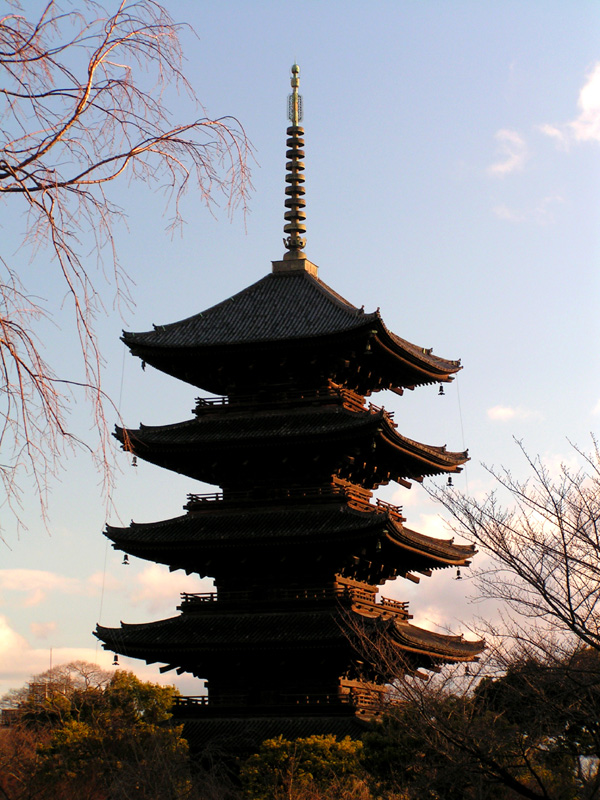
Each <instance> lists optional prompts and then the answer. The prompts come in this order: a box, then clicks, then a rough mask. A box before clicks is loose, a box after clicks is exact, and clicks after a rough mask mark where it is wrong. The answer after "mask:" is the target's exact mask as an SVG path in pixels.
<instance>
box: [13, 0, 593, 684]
mask: <svg viewBox="0 0 600 800" xmlns="http://www.w3.org/2000/svg"><path fill="white" fill-rule="evenodd" d="M0 5H1V4H0ZM165 5H166V6H167V8H168V9H169V10H170V11H171V13H172V15H173V16H174V17H175V18H176V19H178V20H181V21H186V22H189V23H190V24H191V25H192V26H193V27H194V28H195V30H196V32H197V34H198V38H197V39H196V38H194V37H193V36H191V35H190V34H185V35H184V46H185V52H186V56H187V59H188V61H187V67H186V70H187V75H188V77H189V78H190V80H191V82H192V84H193V86H194V88H195V89H196V90H197V92H198V94H199V96H200V97H201V99H202V102H203V104H204V106H205V108H206V112H207V114H209V115H210V116H212V117H219V116H222V115H227V114H231V115H234V116H236V117H237V118H238V119H239V120H240V122H241V123H242V124H243V126H244V128H245V130H246V133H247V135H248V137H249V138H250V140H251V141H252V143H253V146H254V150H255V159H256V162H255V163H254V165H253V173H252V181H253V185H254V191H253V193H252V196H251V199H250V205H249V211H248V214H247V215H246V217H245V218H244V216H243V214H241V213H238V214H236V215H235V216H234V217H233V220H230V219H229V218H228V214H227V210H226V208H225V207H223V208H221V209H217V211H216V213H214V214H213V215H211V214H210V213H208V212H207V211H206V209H205V208H203V206H202V203H201V200H200V198H199V197H198V196H195V195H194V194H193V193H190V194H189V195H188V196H187V197H186V199H185V203H184V214H185V217H186V220H187V224H186V226H185V228H184V232H183V236H182V237H181V238H179V237H176V238H175V239H171V238H170V237H169V236H168V235H167V234H165V233H164V228H165V227H166V225H167V223H168V218H166V217H164V216H163V198H162V197H161V196H160V195H159V194H158V193H152V192H150V191H149V189H148V188H147V186H146V185H145V184H128V182H127V181H123V183H122V184H121V185H119V186H117V187H115V192H116V197H118V201H119V202H120V204H121V205H122V206H123V207H124V208H125V210H126V211H127V213H128V228H127V229H126V228H125V227H122V228H119V229H118V230H117V231H116V235H117V244H118V247H119V251H120V257H121V261H122V263H123V264H124V266H125V267H126V269H127V271H128V272H129V274H130V276H131V278H132V279H133V281H134V282H135V286H134V289H133V294H134V299H135V303H136V305H135V308H134V309H133V310H132V311H131V312H129V313H127V314H126V316H125V319H122V318H121V316H120V315H119V313H117V311H113V309H112V305H111V303H110V296H109V295H107V297H108V298H109V299H108V302H107V309H108V313H107V315H106V317H105V318H103V319H101V320H100V321H99V333H100V336H101V342H102V346H103V348H104V353H105V357H106V360H107V369H106V375H105V388H106V389H107V390H108V391H109V392H110V393H111V395H112V397H113V398H114V399H115V400H116V401H118V402H119V403H120V407H121V413H122V416H123V418H124V419H125V421H126V422H127V424H129V425H132V426H136V425H137V424H138V423H139V422H140V421H143V422H145V423H147V424H161V423H167V422H174V421H177V420H180V419H184V418H186V417H187V416H189V411H190V409H191V407H192V405H193V399H194V397H195V396H196V394H197V393H198V392H197V391H196V390H195V389H193V388H192V387H187V386H185V385H183V384H178V383H177V382H176V381H174V380H173V379H168V378H166V377H164V376H162V375H160V374H158V373H156V372H154V371H153V370H151V369H148V370H147V371H146V372H142V371H141V369H140V366H139V362H137V360H134V359H133V358H131V357H130V356H128V355H125V357H124V355H123V350H124V348H123V345H122V344H121V343H120V342H119V335H120V331H121V328H123V327H124V328H126V329H130V330H146V329H149V328H150V327H151V325H152V323H157V324H158V323H164V322H171V321H174V320H177V319H181V318H183V317H186V316H188V315H190V314H192V313H195V312H197V311H200V310H202V309H203V308H206V307H208V306H210V305H212V304H214V303H216V302H218V301H220V300H222V299H224V298H225V297H227V296H229V295H230V294H232V293H234V292H236V291H238V290H240V289H241V288H243V287H244V286H246V285H248V284H250V283H252V282H253V281H255V280H258V279H259V278H261V277H262V276H263V275H265V274H266V273H267V272H268V271H269V269H270V261H271V260H274V259H279V258H281V256H282V252H283V247H282V242H281V240H282V236H283V233H282V226H283V210H284V209H283V198H284V191H283V190H284V180H283V179H284V172H285V128H286V125H287V122H286V111H285V108H286V97H287V94H288V92H289V68H290V66H291V64H292V63H293V61H294V60H297V61H298V63H299V64H300V66H301V69H302V74H301V93H302V95H303V97H304V110H305V113H304V127H305V130H306V159H305V162H306V178H307V184H306V186H307V195H306V198H307V229H308V231H307V237H308V244H307V254H308V256H309V258H310V259H311V260H312V261H314V262H315V263H317V264H318V265H319V267H320V277H321V278H322V279H323V280H324V281H325V282H327V283H328V284H330V285H331V286H332V287H333V288H335V289H336V291H338V292H339V293H341V294H342V295H344V296H345V297H347V298H348V299H349V300H350V301H351V302H353V303H355V304H356V305H358V306H360V305H363V304H364V306H365V309H366V310H367V311H370V310H374V309H375V308H377V307H380V308H381V312H382V315H383V317H384V319H385V321H386V323H387V325H388V326H389V327H390V328H391V329H392V330H393V331H394V332H396V333H398V334H399V335H401V336H403V337H405V338H407V339H409V340H411V341H413V342H415V343H417V344H419V345H422V346H425V347H433V348H434V351H435V352H436V353H438V354H439V355H441V356H444V357H446V358H452V359H454V358H461V359H462V363H463V365H464V370H463V371H462V372H461V373H460V375H459V377H458V380H457V381H456V382H455V384H453V385H452V386H450V387H449V388H448V389H447V392H446V396H445V397H444V398H439V397H438V396H437V393H436V391H437V390H436V388H434V387H430V388H422V389H421V390H418V391H415V392H414V393H411V392H408V393H406V395H405V396H404V397H402V398H397V397H395V396H393V395H390V396H387V395H380V396H378V397H377V398H376V399H375V401H376V402H380V401H381V402H383V403H384V405H386V407H387V408H389V409H390V410H394V411H395V414H396V421H397V422H398V423H399V429H400V431H401V432H402V433H404V434H406V435H408V436H411V437H412V438H416V439H419V440H420V441H423V442H425V443H429V444H436V445H437V444H444V443H446V444H447V445H448V447H449V449H453V450H460V449H463V447H468V448H469V451H470V454H471V458H472V460H471V462H470V463H469V465H468V468H467V470H465V472H463V474H462V476H460V477H459V478H458V479H456V480H455V484H456V485H457V487H458V488H459V489H465V490H466V489H468V490H469V491H470V492H471V493H475V494H477V495H480V494H483V493H485V492H486V491H487V490H489V488H491V485H492V484H491V482H490V479H489V476H488V474H487V473H486V472H485V471H484V470H483V469H482V467H481V462H485V463H487V464H496V465H500V464H502V465H505V466H507V467H509V468H511V469H512V470H513V472H514V473H515V474H517V475H519V474H525V464H524V462H523V459H522V457H520V455H519V452H518V449H517V447H516V446H515V444H514V437H516V438H517V439H522V440H523V441H524V444H525V446H526V448H527V449H528V451H529V452H531V453H539V454H541V455H542V456H543V457H544V458H545V459H546V460H547V461H548V463H549V464H551V465H552V466H554V467H557V466H558V465H559V464H560V463H561V461H568V462H569V463H571V462H572V461H573V458H574V456H573V453H572V451H571V449H570V447H569V443H568V441H569V440H570V441H572V442H575V443H577V444H579V445H580V446H582V447H584V448H586V447H587V446H588V444H589V441H590V440H589V435H590V432H591V431H593V430H594V429H596V428H597V425H598V420H599V419H600V387H599V385H598V377H597V376H598V373H599V369H598V368H599V366H600V363H599V356H598V340H599V333H600V331H599V322H598V304H599V300H600V286H599V270H598V261H599V255H600V235H599V233H598V231H599V230H600V228H599V223H600V218H599V217H600V213H599V211H600V203H599V188H598V187H599V186H600V181H599V178H600V6H599V5H598V4H597V3H596V2H585V0H581V1H580V2H578V3H572V2H567V1H566V0H564V1H563V2H549V1H548V0H544V2H541V0H540V1H539V2H534V1H531V2H527V3H523V2H521V1H520V0H519V2H502V3H481V2H475V1H474V2H466V0H456V2H454V3H448V2H433V1H432V0H423V2H408V0H396V2H378V1H377V0H375V1H374V2H372V3H369V4H366V3H362V2H360V3H359V2H348V1H346V2H334V1H333V0H319V1H318V2H317V0H312V1H311V0H307V1H305V2H304V3H302V5H301V6H300V5H298V6H291V5H290V4H283V3H281V2H275V0H273V2H263V1H262V0H261V1H260V2H233V0H223V2H222V3H220V4H218V6H217V4H214V3H208V2H193V1H192V0H188V1H187V2H186V1H185V0H177V2H176V1H175V0H166V2H165ZM169 104H170V108H171V110H172V113H173V119H174V120H176V121H184V120H187V119H190V118H193V117H195V116H196V111H195V110H194V109H193V108H191V107H190V105H189V103H188V101H187V99H186V98H185V97H183V96H182V97H177V96H173V97H172V98H170V99H169ZM0 224H1V225H2V226H3V231H2V233H3V235H6V236H7V241H12V240H11V238H10V235H9V233H12V235H13V236H18V232H19V231H20V230H23V229H24V224H25V223H24V220H23V218H22V217H21V216H19V214H18V212H17V210H16V209H15V210H14V211H11V209H8V211H7V212H6V213H4V215H3V218H2V221H1V223H0ZM83 249H84V251H85V242H84V243H83ZM46 257H47V256H46V255H45V254H44V253H41V254H40V255H38V257H37V261H35V262H33V264H32V265H26V264H24V265H23V270H24V271H25V270H28V271H31V273H32V274H33V275H34V278H35V280H36V290H37V292H38V293H39V294H40V295H42V296H43V297H46V298H47V301H48V305H49V307H56V306H58V305H59V303H60V294H59V293H58V292H57V290H56V288H55V286H53V284H52V283H51V281H50V280H49V279H48V277H47V276H48V274H49V271H48V270H47V269H45V267H46V264H45V262H44V258H46ZM56 313H57V317H56V318H57V322H58V323H59V324H62V322H63V313H64V312H60V310H57V312H56ZM46 342H47V347H48V349H49V351H52V352H53V353H55V354H59V357H60V359H61V366H64V368H65V369H66V370H67V371H68V370H70V369H75V367H74V366H73V364H74V363H75V349H74V344H73V341H72V335H71V334H70V332H69V329H68V327H67V326H66V324H65V325H63V327H62V328H60V327H58V328H56V329H52V330H48V331H47V336H46ZM74 415H75V416H74V420H75V422H76V424H77V425H79V426H80V429H81V430H82V432H84V433H85V432H86V431H87V427H88V426H89V421H88V420H87V418H86V416H85V415H84V414H83V413H82V412H81V410H80V409H79V408H77V407H75V408H74ZM118 461H119V463H120V465H121V470H122V471H121V473H120V474H119V476H118V479H117V487H116V489H115V492H114V494H113V497H112V498H111V499H112V503H113V510H110V511H107V509H106V506H105V503H104V501H103V500H102V496H101V489H100V486H99V482H98V476H97V475H96V474H95V473H94V472H93V470H92V469H91V467H90V465H89V464H88V462H87V461H86V459H85V458H83V457H76V458H75V457H74V458H72V459H71V460H69V461H68V462H66V463H65V469H64V472H63V474H62V476H61V479H60V481H59V482H57V483H56V485H55V486H54V487H53V491H52V496H51V502H50V531H49V532H47V531H46V530H45V529H44V526H43V525H42V523H41V521H40V519H39V512H38V506H37V503H36V499H35V497H34V496H32V493H31V489H30V487H26V493H25V510H24V514H25V517H26V521H27V524H28V530H27V531H24V532H22V533H21V534H20V536H19V535H18V534H17V532H16V529H15V528H14V526H13V523H12V521H11V520H10V518H8V516H6V515H5V512H4V511H3V510H2V508H1V507H0V513H2V514H3V519H2V526H3V530H4V536H5V539H6V545H0V547H1V549H0V602H1V607H0V691H2V690H4V689H6V688H9V687H11V686H18V685H20V684H21V683H22V682H23V681H24V680H25V679H26V678H27V676H28V675H30V674H32V673H34V672H39V671H41V670H43V669H45V668H46V667H47V666H48V664H49V661H50V651H51V650H52V659H53V661H54V663H59V662H64V661H67V660H71V659H73V658H77V657H80V658H85V659H87V660H98V661H99V662H100V663H102V664H103V665H104V666H107V667H108V666H109V664H110V661H111V656H110V654H107V653H104V652H103V651H102V650H100V649H98V648H97V646H96V642H95V639H94V638H93V637H92V635H91V631H92V629H93V628H94V626H95V624H96V622H97V621H98V620H101V621H102V623H103V624H105V625H118V623H119V620H121V619H122V620H124V621H128V622H137V621H144V620H150V619H159V618H162V617H166V616H169V615H171V614H173V613H174V608H175V605H176V604H177V599H178V593H179V592H180V591H184V590H185V591H193V590H198V589H199V584H198V580H197V579H195V578H194V577H193V576H190V577H185V576H184V577H181V576H179V575H178V574H174V575H169V573H168V572H167V571H166V570H163V569H162V568H159V567H156V566H153V565H148V564H144V563H142V562H139V561H137V562H136V561H135V560H132V564H131V565H130V566H129V567H123V566H121V563H120V562H121V558H120V557H119V556H118V555H117V554H115V553H114V552H113V551H112V550H111V549H110V548H108V547H107V544H106V540H105V539H104V537H103V536H102V534H101V531H102V529H103V527H104V523H105V521H106V519H107V517H109V518H110V520H111V521H112V522H113V523H116V522H117V521H118V516H117V514H118V515H120V518H121V520H122V522H123V523H124V524H126V523H128V521H129V520H130V519H131V518H133V519H135V520H137V521H148V520H153V519H161V518H167V517H170V516H175V515H176V514H178V513H180V510H181V506H182V505H183V503H184V502H185V495H186V493H187V492H189V491H198V490H199V486H198V485H197V484H194V483H193V482H192V481H190V480H189V479H185V478H181V477H178V476H170V475H166V474H165V473H164V472H163V471H161V470H159V469H158V468H156V467H153V466H151V465H145V464H142V463H140V465H139V466H138V467H137V468H136V469H134V468H133V467H131V465H130V463H129V459H128V457H126V456H125V455H121V456H118ZM382 496H385V497H386V498H387V499H393V500H394V501H395V502H398V503H400V504H403V505H404V508H405V512H406V516H407V517H408V520H409V522H408V524H409V526H411V527H413V528H415V529H417V530H422V531H424V532H429V533H432V534H438V535H442V532H443V525H442V522H441V521H440V519H439V517H438V514H439V511H438V509H437V508H436V507H435V506H434V505H432V504H431V503H430V501H429V500H428V498H427V496H426V494H425V493H424V492H423V490H422V489H420V488H419V487H413V489H412V490H411V491H410V492H407V491H405V490H399V489H395V488H394V487H387V489H386V490H385V492H384V493H383V495H382ZM480 561H481V559H480ZM452 577H453V576H452V575H450V574H447V575H435V576H434V577H433V578H431V579H423V580H422V582H421V584H420V586H418V587H414V586H413V585H412V584H408V583H406V582H396V584H395V585H394V586H387V587H386V588H385V594H387V595H388V596H393V597H398V598H400V599H409V600H410V601H411V610H412V612H413V613H414V614H415V619H416V621H417V622H418V623H419V624H423V625H428V624H429V625H431V626H435V625H440V624H444V623H447V624H448V625H450V626H452V627H453V628H455V629H461V627H463V628H464V625H462V623H461V622H460V620H463V621H464V623H465V625H466V624H467V623H468V621H469V619H470V618H471V617H472V616H473V614H476V613H480V609H479V606H477V604H475V605H474V604H471V603H469V596H470V595H471V594H472V592H473V585H472V582H470V581H468V580H466V581H461V582H456V581H453V580H452ZM484 611H485V613H487V614H494V613H495V611H496V610H495V609H489V608H487V609H484ZM121 662H122V663H124V664H125V665H126V666H128V667H130V668H133V669H136V670H137V671H138V672H139V674H141V675H144V676H146V677H152V678H153V679H158V678H159V676H158V669H157V667H153V668H146V667H143V665H140V664H139V662H134V661H128V660H127V659H121ZM162 680H168V681H171V680H173V678H172V677H171V676H170V675H167V676H165V677H164V678H162ZM175 682H176V683H178V684H179V685H180V686H181V688H182V690H183V691H185V692H190V693H194V692H196V691H197V690H198V688H199V686H198V683H197V682H193V681H191V680H187V679H177V680H176V681H175Z"/></svg>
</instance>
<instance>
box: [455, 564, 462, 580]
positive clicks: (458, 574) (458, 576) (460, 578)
mask: <svg viewBox="0 0 600 800" xmlns="http://www.w3.org/2000/svg"><path fill="white" fill-rule="evenodd" d="M454 580H456V581H462V575H461V574H460V567H457V568H456V578H455V579H454Z"/></svg>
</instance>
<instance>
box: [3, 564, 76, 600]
mask: <svg viewBox="0 0 600 800" xmlns="http://www.w3.org/2000/svg"><path fill="white" fill-rule="evenodd" d="M0 591H5V592H25V593H26V595H27V596H26V597H25V600H24V601H23V604H24V605H25V606H36V605H39V604H40V603H43V602H44V600H45V599H46V596H47V594H48V593H49V592H58V593H60V594H81V593H82V591H83V584H82V582H81V581H80V580H79V579H78V578H67V577H66V576H64V575H58V574H57V573H55V572H46V571H45V570H41V569H0Z"/></svg>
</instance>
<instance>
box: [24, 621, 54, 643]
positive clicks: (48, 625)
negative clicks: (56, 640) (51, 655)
mask: <svg viewBox="0 0 600 800" xmlns="http://www.w3.org/2000/svg"><path fill="white" fill-rule="evenodd" d="M29 629H30V630H31V632H32V634H33V635H34V636H35V637H36V639H47V638H48V637H49V636H50V634H52V633H54V632H55V631H56V629H57V625H56V622H32V623H31V624H30V625H29Z"/></svg>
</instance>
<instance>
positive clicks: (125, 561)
mask: <svg viewBox="0 0 600 800" xmlns="http://www.w3.org/2000/svg"><path fill="white" fill-rule="evenodd" d="M121 564H122V565H123V566H124V567H128V566H129V556H128V555H127V553H125V555H124V556H123V561H122V562H121Z"/></svg>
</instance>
